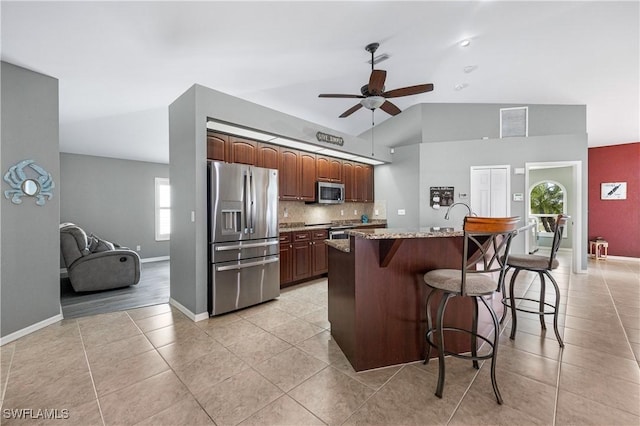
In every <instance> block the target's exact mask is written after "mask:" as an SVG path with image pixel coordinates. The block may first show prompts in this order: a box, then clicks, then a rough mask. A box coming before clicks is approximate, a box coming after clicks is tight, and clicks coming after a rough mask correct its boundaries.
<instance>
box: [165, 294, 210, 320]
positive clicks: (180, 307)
mask: <svg viewBox="0 0 640 426" xmlns="http://www.w3.org/2000/svg"><path fill="white" fill-rule="evenodd" d="M169 304H170V305H171V306H173V307H174V308H176V309H177V310H179V311H180V312H182V313H183V314H185V315H186V316H187V318H189V319H190V320H191V321H193V322H198V321H204V320H206V319H208V318H209V314H208V313H207V312H204V313H201V314H194V313H193V312H191V311H190V310H189V309H187V308H185V307H184V305H182V303H180V302H178V301H177V300H175V299H174V298H173V297H170V298H169Z"/></svg>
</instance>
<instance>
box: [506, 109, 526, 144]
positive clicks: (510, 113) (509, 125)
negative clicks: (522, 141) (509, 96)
mask: <svg viewBox="0 0 640 426" xmlns="http://www.w3.org/2000/svg"><path fill="white" fill-rule="evenodd" d="M528 113H529V108H528V107H516V108H500V137H501V138H512V137H526V136H529V122H528Z"/></svg>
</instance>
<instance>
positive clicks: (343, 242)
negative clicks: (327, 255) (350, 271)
mask: <svg viewBox="0 0 640 426" xmlns="http://www.w3.org/2000/svg"><path fill="white" fill-rule="evenodd" d="M324 243H325V244H326V245H328V246H329V247H333V248H334V249H337V250H340V251H343V252H345V253H349V252H350V251H351V247H350V246H349V240H348V239H345V238H342V239H340V240H324Z"/></svg>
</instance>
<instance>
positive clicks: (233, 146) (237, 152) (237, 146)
mask: <svg viewBox="0 0 640 426" xmlns="http://www.w3.org/2000/svg"><path fill="white" fill-rule="evenodd" d="M229 162H230V163H240V164H250V165H252V166H255V165H256V164H257V163H258V142H256V141H252V140H249V139H242V138H237V137H235V136H231V137H229Z"/></svg>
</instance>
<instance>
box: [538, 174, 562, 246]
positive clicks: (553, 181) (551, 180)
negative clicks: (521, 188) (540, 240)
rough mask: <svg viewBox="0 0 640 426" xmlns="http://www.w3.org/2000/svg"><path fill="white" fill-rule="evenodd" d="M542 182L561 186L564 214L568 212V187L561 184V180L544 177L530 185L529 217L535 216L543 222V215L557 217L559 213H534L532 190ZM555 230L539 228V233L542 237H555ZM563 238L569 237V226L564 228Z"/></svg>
mask: <svg viewBox="0 0 640 426" xmlns="http://www.w3.org/2000/svg"><path fill="white" fill-rule="evenodd" d="M541 183H552V184H554V185H556V186H558V187H560V190H561V191H562V214H567V188H566V187H565V186H564V185H563V184H561V183H560V182H558V181H556V180H553V179H544V180H540V181H537V182H534V183H533V184H532V185H531V186H530V187H529V217H535V218H536V219H537V220H538V222H539V223H540V222H542V221H541V220H540V218H541V217H557V216H558V214H541V213H533V212H532V211H531V207H532V205H531V204H532V203H531V199H532V196H531V192H532V191H533V189H534V188H535V187H536V186H538V185H540V184H541ZM553 234H554V232H547V231H540V230H538V235H539V236H541V237H553ZM562 238H567V227H565V228H564V231H563V233H562Z"/></svg>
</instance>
